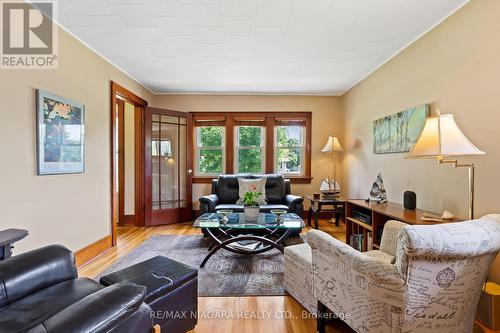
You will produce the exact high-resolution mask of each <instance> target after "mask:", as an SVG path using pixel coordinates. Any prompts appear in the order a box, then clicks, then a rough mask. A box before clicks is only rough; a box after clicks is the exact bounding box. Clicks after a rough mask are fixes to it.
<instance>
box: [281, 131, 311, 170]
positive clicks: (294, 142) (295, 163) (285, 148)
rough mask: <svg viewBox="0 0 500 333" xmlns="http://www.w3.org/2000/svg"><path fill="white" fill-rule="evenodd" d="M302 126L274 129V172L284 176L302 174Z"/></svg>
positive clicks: (303, 147) (303, 154)
mask: <svg viewBox="0 0 500 333" xmlns="http://www.w3.org/2000/svg"><path fill="white" fill-rule="evenodd" d="M304 129H305V128H304V126H299V125H287V126H276V127H275V131H274V132H275V139H274V144H275V149H274V156H275V171H276V172H277V173H281V174H284V175H303V174H304V156H305V146H304V132H305V131H304Z"/></svg>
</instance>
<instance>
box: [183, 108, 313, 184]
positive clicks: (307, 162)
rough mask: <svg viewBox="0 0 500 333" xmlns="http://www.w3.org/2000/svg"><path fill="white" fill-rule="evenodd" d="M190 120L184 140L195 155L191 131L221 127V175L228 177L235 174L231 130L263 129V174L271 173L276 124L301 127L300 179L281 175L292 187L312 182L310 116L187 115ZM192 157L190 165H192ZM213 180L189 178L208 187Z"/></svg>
mask: <svg viewBox="0 0 500 333" xmlns="http://www.w3.org/2000/svg"><path fill="white" fill-rule="evenodd" d="M190 114H191V117H190V118H189V119H190V120H189V122H188V136H190V137H191V138H192V140H191V141H192V142H193V147H192V151H193V152H194V151H195V148H196V147H195V139H196V138H195V134H196V131H195V128H196V127H199V126H200V124H214V126H216V124H223V125H218V126H224V127H225V128H226V130H225V141H226V142H225V165H226V168H225V173H226V174H232V173H234V170H235V165H234V163H235V156H234V154H235V151H236V147H235V141H234V140H235V127H236V126H243V125H242V124H251V123H253V122H258V123H259V124H262V125H261V126H263V127H265V131H264V132H265V134H264V139H265V145H264V149H265V167H264V171H265V173H266V174H272V173H275V169H274V168H275V150H274V146H275V144H274V137H275V135H274V131H275V127H276V126H278V124H286V123H289V124H298V123H300V124H302V126H304V130H305V135H304V139H305V142H304V150H305V153H304V174H303V175H300V176H294V175H285V177H286V178H288V179H290V181H291V182H292V183H293V184H310V183H311V181H312V179H313V178H312V176H311V139H312V133H311V123H312V115H311V112H190ZM194 155H195V154H193V161H192V162H193V165H194V158H195V157H194ZM213 178H214V177H213V176H196V175H193V183H198V184H209V183H211V181H212V179H213Z"/></svg>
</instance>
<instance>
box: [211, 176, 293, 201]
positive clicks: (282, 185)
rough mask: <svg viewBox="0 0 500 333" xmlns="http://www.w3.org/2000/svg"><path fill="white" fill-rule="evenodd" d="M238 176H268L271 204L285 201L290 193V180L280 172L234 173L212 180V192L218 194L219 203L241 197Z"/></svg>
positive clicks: (267, 194)
mask: <svg viewBox="0 0 500 333" xmlns="http://www.w3.org/2000/svg"><path fill="white" fill-rule="evenodd" d="M238 177H243V178H246V179H256V178H261V177H266V201H267V203H269V204H276V203H283V202H284V201H285V197H286V195H287V194H290V180H288V179H285V177H283V175H280V174H266V175H250V174H234V175H220V176H219V178H218V179H216V180H215V179H214V180H213V181H212V194H217V196H218V197H219V203H221V204H234V203H236V201H238V199H239V183H238Z"/></svg>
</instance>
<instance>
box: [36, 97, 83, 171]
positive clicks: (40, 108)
mask: <svg viewBox="0 0 500 333" xmlns="http://www.w3.org/2000/svg"><path fill="white" fill-rule="evenodd" d="M36 112H37V174H38V175H54V174H67V173H82V172H84V169H85V106H84V105H83V104H81V103H78V102H75V101H72V100H69V99H67V98H64V97H61V96H57V95H54V94H51V93H49V92H47V91H43V90H37V91H36Z"/></svg>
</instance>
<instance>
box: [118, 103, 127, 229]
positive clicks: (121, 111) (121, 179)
mask: <svg viewBox="0 0 500 333" xmlns="http://www.w3.org/2000/svg"><path fill="white" fill-rule="evenodd" d="M116 105H118V111H117V112H118V115H117V116H118V147H122V148H123V147H124V145H125V131H124V125H125V102H124V101H123V100H121V99H118V98H117V99H116ZM124 220H125V152H124V151H123V149H118V223H119V224H122V225H123V222H124Z"/></svg>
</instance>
